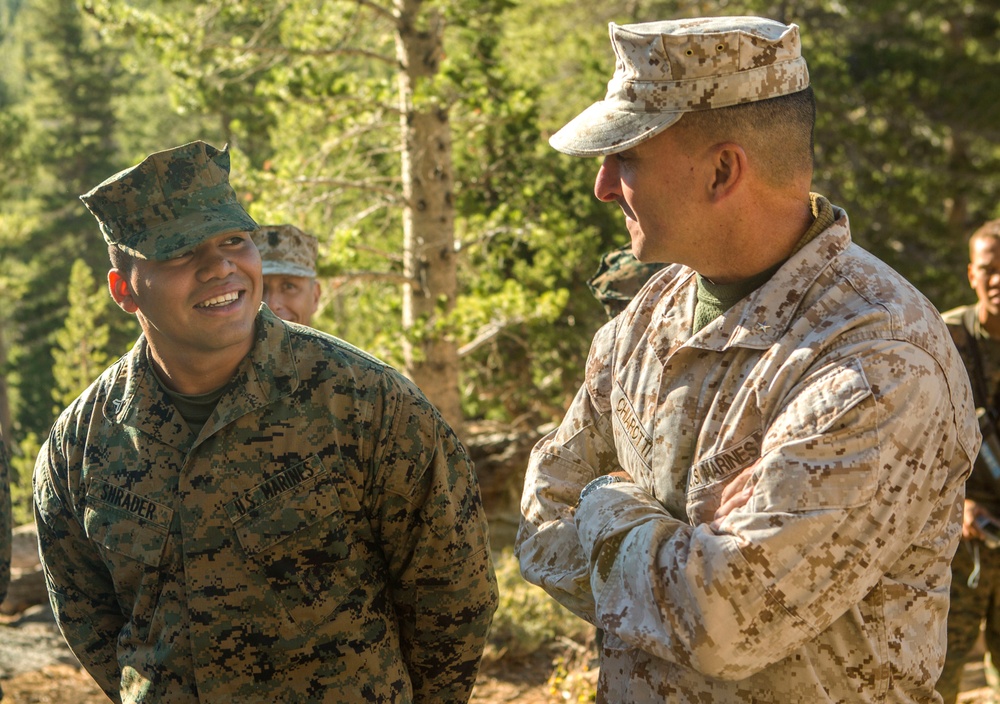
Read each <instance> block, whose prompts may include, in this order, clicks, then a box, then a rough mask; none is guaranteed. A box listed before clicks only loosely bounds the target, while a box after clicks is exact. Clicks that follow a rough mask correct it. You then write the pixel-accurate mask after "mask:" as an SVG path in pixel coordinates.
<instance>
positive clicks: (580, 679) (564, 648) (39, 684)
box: [0, 606, 597, 704]
mask: <svg viewBox="0 0 1000 704" xmlns="http://www.w3.org/2000/svg"><path fill="white" fill-rule="evenodd" d="M593 664H594V663H593V662H592V658H590V657H589V652H587V651H586V649H585V648H584V647H583V646H581V645H580V644H575V643H566V644H563V645H558V646H554V647H553V648H552V649H550V650H547V651H540V652H538V653H537V654H536V655H535V656H534V657H533V658H531V659H529V660H527V661H522V662H517V663H511V662H507V661H504V660H500V661H497V662H494V663H486V664H484V666H483V668H482V671H481V672H480V676H479V680H478V682H477V684H476V688H475V690H474V692H473V696H472V700H471V701H472V702H473V704H512V703H516V704H555V703H556V702H561V703H562V702H566V701H568V700H570V699H576V696H572V697H570V696H567V695H568V694H570V695H575V693H576V689H577V688H579V687H580V686H586V684H584V683H589V685H590V686H593V683H594V682H596V678H597V671H596V670H595V669H593ZM554 673H557V675H556V676H555V677H553V674H554ZM0 687H3V694H4V696H3V704H107V702H108V701H109V700H108V698H107V697H106V696H105V695H104V693H103V692H102V691H101V690H100V689H99V688H98V687H97V685H96V684H95V683H94V681H93V680H92V679H91V678H90V676H89V675H87V673H86V672H84V671H83V670H82V669H81V668H80V666H79V663H78V662H77V660H76V658H75V657H74V656H73V654H72V653H71V652H70V651H69V648H67V647H66V645H65V643H64V642H63V640H62V636H60V635H59V632H58V629H57V628H56V626H55V623H54V622H53V621H52V616H51V612H50V611H49V609H48V607H47V606H36V607H32V608H31V609H29V610H28V611H26V612H25V613H23V614H19V615H18V616H16V617H10V616H7V617H5V616H0Z"/></svg>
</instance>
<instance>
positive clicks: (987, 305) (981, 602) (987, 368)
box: [937, 220, 1000, 704]
mask: <svg viewBox="0 0 1000 704" xmlns="http://www.w3.org/2000/svg"><path fill="white" fill-rule="evenodd" d="M968 277H969V285H970V286H971V287H972V289H973V290H974V291H975V292H976V298H977V301H976V303H975V304H973V305H968V306H960V307H958V308H953V309H952V310H949V311H947V312H946V313H944V320H945V322H946V323H947V324H948V329H949V330H950V331H951V334H952V338H953V339H954V340H955V344H956V345H957V346H958V350H959V352H960V353H961V355H962V361H963V362H964V363H965V368H966V369H967V370H968V372H969V378H970V380H971V381H972V392H973V397H974V398H975V402H976V408H977V413H978V414H979V416H980V428H981V430H982V431H983V436H984V438H985V439H986V441H985V442H984V446H983V448H982V449H981V450H980V453H979V456H978V457H977V458H976V463H975V465H974V466H973V470H972V474H971V475H970V477H969V481H968V482H967V483H966V487H965V491H966V496H965V511H964V523H963V526H962V537H963V540H962V542H961V543H960V544H959V548H958V551H957V552H956V553H955V559H954V561H953V562H952V565H951V569H952V583H951V608H950V610H949V612H948V655H947V659H946V661H945V665H944V671H943V672H942V673H941V679H940V680H938V684H937V689H938V691H939V692H941V695H942V696H943V697H944V702H945V704H954V702H955V701H957V699H958V695H959V692H960V688H961V684H962V669H963V667H964V666H965V661H966V658H967V657H968V655H969V652H970V651H971V650H972V648H973V646H974V645H975V644H976V640H977V639H978V638H979V632H980V629H982V630H983V635H984V639H985V642H986V653H987V655H986V672H987V675H988V677H987V679H988V680H989V681H990V683H991V685H992V689H993V698H994V700H996V699H997V697H998V695H1000V686H998V679H1000V678H998V676H997V670H996V666H995V663H997V662H998V660H1000V545H998V544H997V543H996V541H995V539H991V540H988V542H987V541H984V538H988V536H986V535H984V533H983V531H982V530H981V529H980V527H979V526H978V525H977V523H976V521H977V519H980V518H982V517H986V518H989V519H991V520H993V521H995V522H998V524H1000V453H997V450H998V449H1000V444H998V443H997V437H998V435H997V432H998V430H1000V426H998V424H1000V220H991V221H990V222H987V223H985V224H984V225H982V226H981V227H980V228H978V229H977V230H976V231H975V232H974V233H973V234H972V237H971V238H970V240H969V267H968ZM990 438H991V439H992V443H991V442H990ZM991 447H992V451H991V449H990V448H991ZM995 453H996V454H995Z"/></svg>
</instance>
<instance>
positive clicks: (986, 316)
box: [976, 303, 1000, 338]
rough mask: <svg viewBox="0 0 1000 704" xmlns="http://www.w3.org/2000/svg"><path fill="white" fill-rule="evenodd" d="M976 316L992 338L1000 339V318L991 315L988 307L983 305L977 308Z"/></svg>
mask: <svg viewBox="0 0 1000 704" xmlns="http://www.w3.org/2000/svg"><path fill="white" fill-rule="evenodd" d="M976 316H977V317H978V318H979V324H980V325H981V326H982V328H983V330H985V331H986V332H987V334H989V336H990V337H993V338H1000V316H996V315H991V314H990V312H989V311H988V310H987V309H986V306H984V305H983V304H981V303H980V304H979V305H978V306H976Z"/></svg>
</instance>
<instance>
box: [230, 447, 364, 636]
mask: <svg viewBox="0 0 1000 704" xmlns="http://www.w3.org/2000/svg"><path fill="white" fill-rule="evenodd" d="M226 512H227V514H228V515H229V518H230V520H231V521H232V523H233V529H234V530H235V532H236V535H237V537H238V539H239V541H240V544H241V545H242V547H243V550H244V551H245V552H246V554H247V555H248V556H249V557H250V558H251V559H252V560H253V561H254V562H255V563H256V564H257V565H258V566H259V567H260V569H261V571H262V572H263V574H264V576H265V577H266V578H267V581H268V583H269V584H270V586H271V589H273V590H274V592H275V593H276V594H277V595H278V597H279V598H280V600H281V602H282V604H283V605H284V606H285V609H286V610H287V611H288V614H289V615H290V616H291V618H292V620H293V621H294V622H295V623H296V624H297V625H298V626H299V628H300V629H302V631H303V632H305V633H311V632H312V631H314V630H315V629H316V628H317V627H319V626H320V625H322V624H323V623H324V622H326V621H327V620H328V619H329V618H330V616H331V615H332V614H333V613H334V612H335V611H336V610H337V609H338V608H341V607H343V606H344V605H345V601H346V597H347V596H348V595H349V593H350V592H351V590H352V589H354V585H355V584H356V581H355V580H357V579H363V578H364V575H362V574H354V572H355V571H356V570H355V567H357V566H356V565H354V563H356V562H357V561H358V560H357V559H352V557H356V556H353V555H352V545H353V539H352V534H353V533H354V529H352V527H351V526H352V525H353V524H354V523H355V522H356V521H357V520H358V518H359V516H360V515H361V511H360V504H359V503H358V501H357V500H356V499H355V498H354V496H353V493H351V492H350V491H349V490H347V489H346V487H345V488H344V489H342V490H340V491H338V486H337V481H336V479H335V476H334V475H333V474H332V473H331V472H330V471H329V470H328V469H326V468H325V467H324V466H323V463H322V462H321V461H320V459H319V458H318V457H316V456H313V457H310V458H309V459H308V460H306V461H305V462H303V463H301V464H299V465H296V466H294V467H291V468H289V469H286V470H284V471H283V472H281V473H280V474H277V475H275V476H272V477H271V478H269V479H268V480H267V481H265V482H263V483H262V484H260V485H258V486H256V487H254V488H253V489H251V490H250V491H249V492H247V493H246V494H245V495H244V496H242V497H240V498H239V499H236V500H234V501H232V502H230V503H229V504H228V505H227V506H226ZM352 565H354V567H352Z"/></svg>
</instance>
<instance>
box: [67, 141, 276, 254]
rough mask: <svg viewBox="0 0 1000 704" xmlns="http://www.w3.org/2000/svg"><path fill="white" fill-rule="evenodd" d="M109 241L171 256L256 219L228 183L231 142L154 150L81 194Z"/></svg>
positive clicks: (248, 229) (253, 225) (130, 249)
mask: <svg viewBox="0 0 1000 704" xmlns="http://www.w3.org/2000/svg"><path fill="white" fill-rule="evenodd" d="M80 200H82V201H83V202H84V204H85V205H86V206H87V208H89V209H90V212H91V213H93V214H94V217H95V218H97V222H98V224H99V225H100V227H101V233H102V234H103V235H104V239H105V241H107V243H108V244H113V245H116V246H117V247H119V248H120V249H122V250H124V251H126V252H128V253H129V254H132V255H133V256H136V257H140V258H142V259H169V258H170V257H172V256H175V255H178V254H183V253H184V252H185V251H187V250H189V249H191V248H192V247H195V246H196V245H198V244H199V243H201V242H203V241H205V240H206V239H208V238H210V237H214V236H216V235H220V234H223V233H225V232H231V231H243V232H252V231H253V230H256V229H257V223H256V222H254V221H253V218H251V217H250V215H249V214H247V212H246V211H245V210H244V209H243V206H241V205H240V204H239V201H238V200H237V199H236V193H235V192H234V191H233V188H232V186H230V185H229V147H228V145H227V146H226V147H224V148H223V149H222V150H221V151H220V150H219V149H216V148H215V147H213V146H211V145H209V144H206V143H205V142H200V141H197V142H190V143H188V144H184V145H182V146H179V147H175V148H173V149H167V150H166V151H162V152H156V153H154V154H150V155H149V156H148V157H146V158H145V159H144V160H143V161H142V162H141V163H139V164H138V165H136V166H133V167H131V168H128V169H125V170H124V171H120V172H118V173H117V174H115V175H114V176H112V177H111V178H109V179H107V180H106V181H104V182H103V183H101V184H100V185H99V186H96V187H95V188H93V189H92V190H91V191H90V192H89V193H85V194H84V195H82V196H80Z"/></svg>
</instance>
